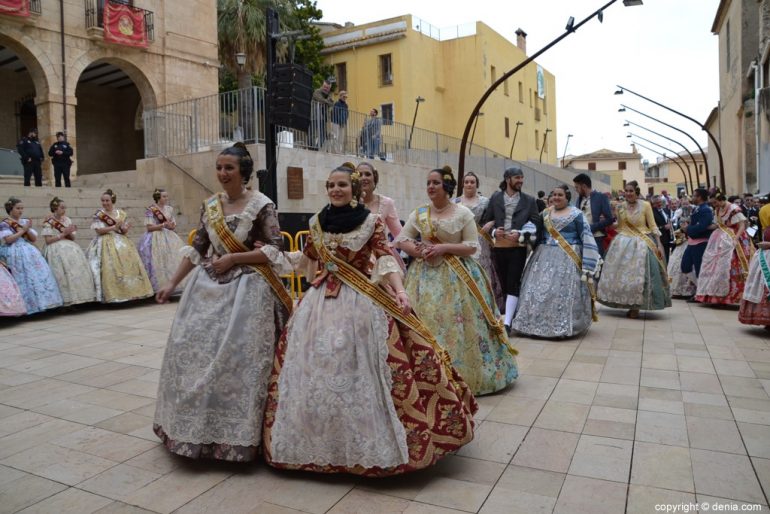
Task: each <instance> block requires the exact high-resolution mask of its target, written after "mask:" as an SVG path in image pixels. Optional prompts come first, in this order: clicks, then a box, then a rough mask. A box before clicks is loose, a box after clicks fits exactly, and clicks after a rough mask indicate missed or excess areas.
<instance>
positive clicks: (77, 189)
mask: <svg viewBox="0 0 770 514" xmlns="http://www.w3.org/2000/svg"><path fill="white" fill-rule="evenodd" d="M133 173H134V174H135V173H136V172H135V171H134V172H133ZM109 175H111V174H107V173H105V174H100V175H96V176H90V178H87V177H89V176H88V175H86V176H84V177H78V178H77V179H75V180H73V183H72V187H70V188H64V187H59V188H55V187H50V186H43V187H24V182H23V180H22V178H21V177H15V176H0V205H2V204H4V203H5V202H6V200H8V198H9V197H11V196H15V197H17V198H20V199H21V200H22V202H23V203H24V217H25V218H30V219H32V226H33V228H34V229H35V230H37V231H38V233H39V232H40V230H41V229H42V224H43V221H44V220H45V219H46V218H47V217H48V216H49V215H50V213H51V211H50V208H49V203H50V202H51V200H52V199H53V197H54V196H58V197H59V198H61V199H62V200H64V202H65V203H66V205H67V216H69V217H70V218H71V219H72V221H73V222H74V223H75V225H77V227H78V231H77V234H76V235H75V242H77V243H78V244H79V245H80V246H81V247H82V248H83V249H84V250H85V249H86V248H87V247H88V244H89V243H90V242H91V240H92V239H93V238H94V235H95V233H94V231H93V230H91V228H90V227H91V222H92V219H93V215H94V213H95V212H96V210H97V209H99V208H100V206H101V204H100V200H99V199H100V197H101V194H102V192H103V191H104V190H105V189H107V188H110V189H112V190H113V191H114V192H115V194H116V195H117V197H118V201H117V204H116V205H117V207H118V208H120V209H122V210H124V211H126V213H127V214H128V218H129V221H130V223H131V230H130V231H129V233H128V237H129V238H131V240H132V241H133V242H134V243H138V242H139V239H140V238H141V236H142V235H143V234H144V233H145V229H144V212H145V210H146V208H147V206H148V205H150V204H151V203H152V191H147V190H145V189H141V188H139V187H137V186H136V185H135V182H132V181H131V178H132V175H131V173H130V172H118V176H116V177H114V178H112V177H110V179H109V182H108V183H106V184H105V177H107V176H109ZM172 205H173V199H172ZM0 215H2V218H5V216H6V214H5V210H4V209H2V211H0ZM2 218H0V219H2ZM176 221H177V229H176V232H177V234H179V236H180V237H182V239H184V240H185V241H186V240H187V234H188V233H189V232H190V230H192V229H193V228H195V226H196V225H197V222H198V220H197V217H196V218H195V219H191V218H190V217H189V216H184V215H180V214H176ZM36 246H37V247H38V248H40V249H41V250H42V249H43V247H44V246H45V242H44V240H43V238H42V237H39V238H38V241H37V243H36Z"/></svg>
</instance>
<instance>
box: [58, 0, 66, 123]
mask: <svg viewBox="0 0 770 514" xmlns="http://www.w3.org/2000/svg"><path fill="white" fill-rule="evenodd" d="M59 33H60V35H61V96H62V104H63V105H62V107H63V111H64V119H63V120H62V121H63V122H64V128H63V129H62V130H63V131H64V133H66V132H67V65H66V63H65V62H64V60H65V46H64V0H59Z"/></svg>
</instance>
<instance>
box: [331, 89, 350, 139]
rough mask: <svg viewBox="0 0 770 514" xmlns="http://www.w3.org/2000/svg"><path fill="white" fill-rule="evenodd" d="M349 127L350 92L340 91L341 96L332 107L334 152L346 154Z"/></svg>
mask: <svg viewBox="0 0 770 514" xmlns="http://www.w3.org/2000/svg"><path fill="white" fill-rule="evenodd" d="M347 125H348V92H347V91H340V96H339V98H338V99H337V101H336V102H335V103H334V106H333V107H332V146H333V148H332V152H334V153H346V152H345V150H346V148H345V146H346V145H345V141H346V139H347Z"/></svg>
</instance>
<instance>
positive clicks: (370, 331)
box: [263, 164, 477, 476]
mask: <svg viewBox="0 0 770 514" xmlns="http://www.w3.org/2000/svg"><path fill="white" fill-rule="evenodd" d="M359 178H360V176H359V174H358V173H357V172H355V171H354V168H353V166H352V165H350V166H348V165H347V164H345V165H343V166H341V167H339V168H337V169H336V170H334V171H332V173H331V174H330V175H329V179H328V181H327V184H326V187H327V193H328V195H329V199H330V205H329V206H327V207H325V208H324V209H323V210H322V211H321V212H320V213H318V214H317V215H315V216H313V217H312V218H311V219H310V230H311V236H310V238H309V239H308V243H307V245H306V246H305V250H304V252H303V253H302V254H301V256H300V255H293V256H292V257H293V258H294V260H297V261H299V262H298V263H297V267H298V268H302V269H304V271H305V276H308V277H313V276H315V274H316V270H317V267H318V265H319V264H320V266H321V267H320V269H321V270H322V273H321V274H320V275H319V276H318V277H317V278H316V279H315V280H314V281H313V283H312V287H311V288H310V290H309V291H308V292H307V293H306V294H305V296H304V297H303V298H302V301H301V303H300V304H299V305H298V307H297V309H296V310H295V311H294V314H293V315H292V317H291V319H290V320H289V323H288V324H287V326H286V329H285V330H284V332H283V334H282V336H281V338H280V340H279V342H278V346H277V348H276V351H275V361H274V366H273V372H272V375H271V377H270V381H269V385H268V399H267V407H266V412H265V423H264V434H263V444H264V454H265V460H266V461H267V462H268V463H269V464H270V465H272V466H274V467H277V468H286V469H299V470H307V471H316V472H321V473H353V474H358V475H365V476H387V475H395V474H399V473H405V472H409V471H414V470H418V469H422V468H425V467H428V466H431V465H433V464H434V463H436V461H438V460H439V459H440V458H441V457H443V456H445V455H446V454H447V453H450V452H454V451H456V450H457V449H459V448H460V447H461V446H463V445H464V444H466V443H468V442H470V440H471V439H472V438H473V419H472V415H473V413H474V412H475V410H476V409H477V405H476V402H475V400H474V398H473V396H472V394H471V393H470V390H469V389H468V386H467V385H466V384H465V383H464V382H463V381H462V379H461V378H460V377H459V376H458V375H457V373H456V371H455V370H454V368H452V366H451V362H450V360H449V358H448V356H447V355H446V354H445V353H444V352H443V350H442V349H441V348H440V346H438V344H437V343H436V340H435V339H434V338H433V336H432V335H431V334H430V333H429V332H428V330H427V329H426V328H425V326H424V325H423V324H422V323H421V322H420V321H419V319H417V317H416V316H415V315H414V313H413V311H412V310H411V307H410V306H409V298H408V297H407V295H406V292H405V291H404V287H403V284H402V281H401V269H400V267H399V265H398V264H397V262H396V259H395V258H394V257H393V254H392V252H391V251H390V248H389V247H388V240H387V238H386V236H385V229H384V225H383V223H382V221H381V220H380V219H379V218H378V216H377V214H373V213H370V212H369V211H368V210H367V209H366V208H365V207H364V206H363V204H360V203H358V202H357V201H356V200H354V198H358V197H359V195H360V188H361V185H360V181H359ZM379 284H383V285H385V284H386V285H387V286H390V288H392V291H390V292H386V291H385V289H383V288H382V287H380V286H379ZM394 292H395V298H394V297H393V293H394Z"/></svg>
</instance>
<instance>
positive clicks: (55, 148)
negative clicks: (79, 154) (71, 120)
mask: <svg viewBox="0 0 770 514" xmlns="http://www.w3.org/2000/svg"><path fill="white" fill-rule="evenodd" d="M72 154H73V150H72V145H71V144H69V143H68V142H67V136H65V135H64V132H57V133H56V142H55V143H54V144H52V145H51V148H49V149H48V155H49V156H50V157H51V162H52V163H53V176H54V179H55V180H56V187H61V179H62V177H64V187H70V168H71V167H72Z"/></svg>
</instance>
